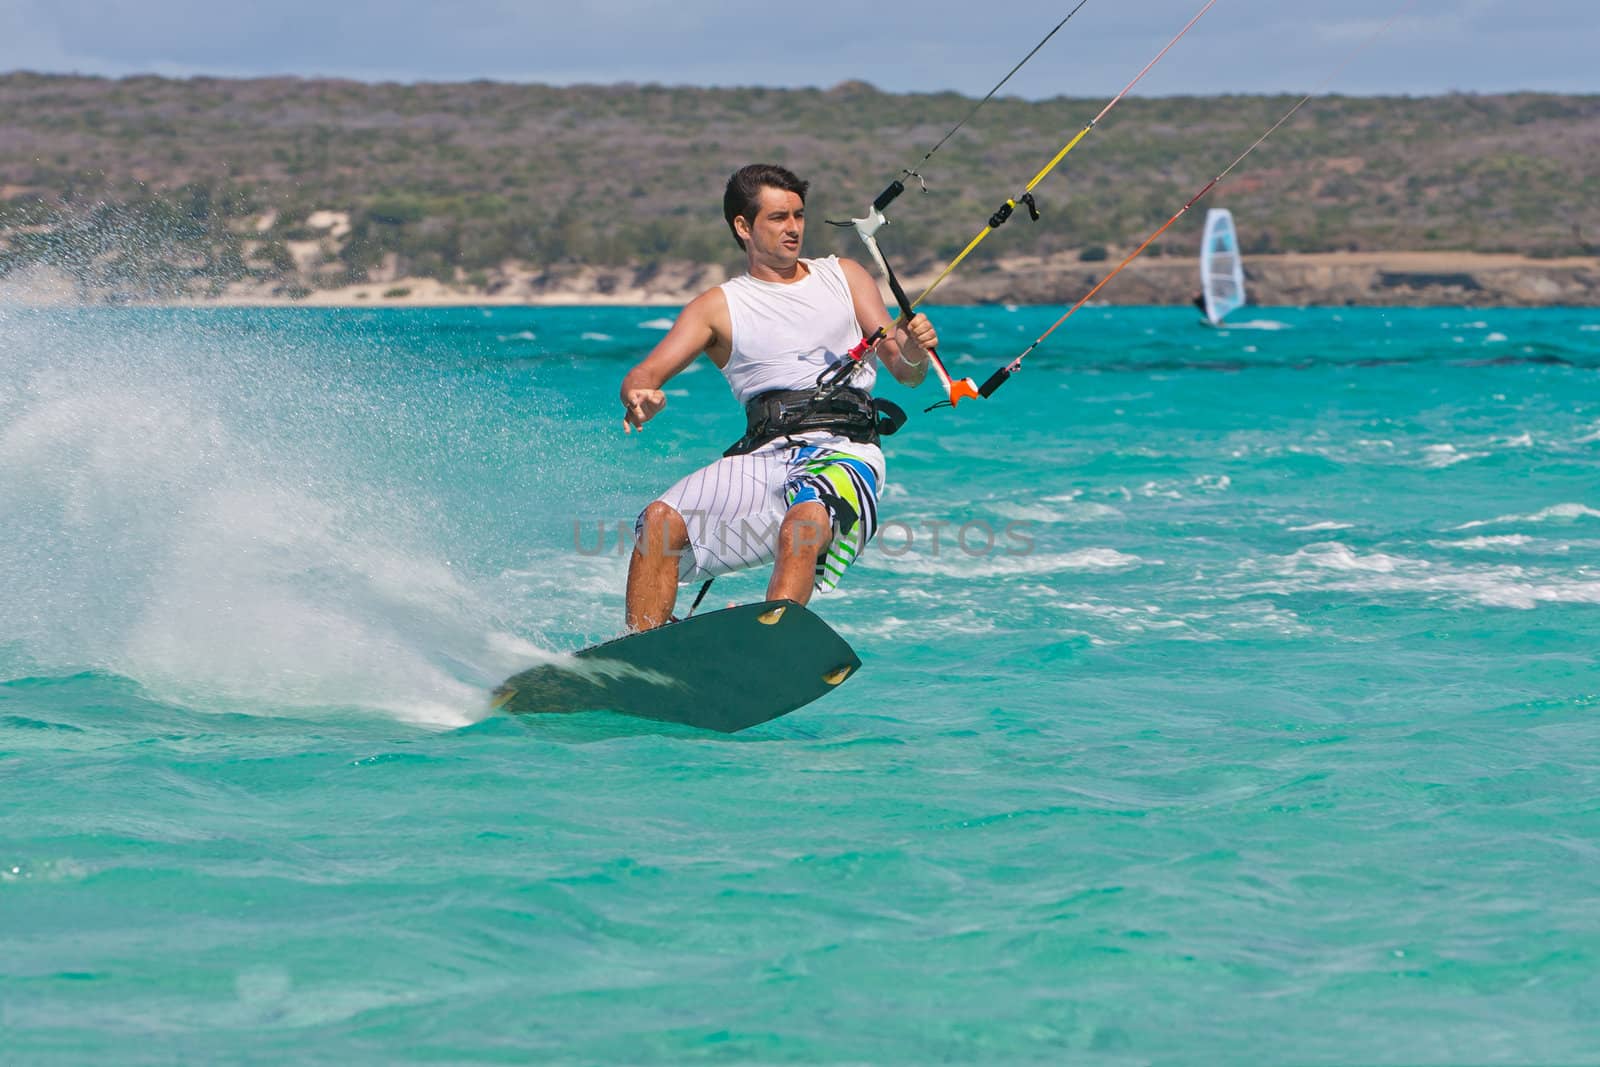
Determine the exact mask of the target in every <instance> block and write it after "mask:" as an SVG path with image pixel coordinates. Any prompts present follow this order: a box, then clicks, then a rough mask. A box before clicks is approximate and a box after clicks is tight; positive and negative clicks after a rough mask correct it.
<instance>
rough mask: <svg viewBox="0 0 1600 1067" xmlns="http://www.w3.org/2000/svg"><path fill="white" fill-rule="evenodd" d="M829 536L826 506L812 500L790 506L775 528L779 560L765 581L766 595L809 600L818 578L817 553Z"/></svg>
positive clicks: (831, 530) (821, 549) (775, 598)
mask: <svg viewBox="0 0 1600 1067" xmlns="http://www.w3.org/2000/svg"><path fill="white" fill-rule="evenodd" d="M832 536H833V524H832V523H831V522H830V521H829V519H828V509H827V508H825V507H823V506H822V505H821V504H819V503H817V502H816V501H815V500H810V501H807V502H806V503H804V504H796V505H795V506H794V507H792V508H790V509H789V512H788V514H786V515H784V517H783V525H782V526H781V527H779V528H778V561H777V562H776V563H775V564H774V565H773V567H772V580H771V581H770V582H768V583H767V599H768V600H793V601H794V602H795V603H797V604H805V603H807V602H809V601H810V600H811V590H812V588H813V586H814V585H815V583H816V579H817V575H816V571H817V556H818V555H820V554H821V553H822V552H823V551H824V550H825V549H826V548H827V547H828V541H829V540H831V539H832Z"/></svg>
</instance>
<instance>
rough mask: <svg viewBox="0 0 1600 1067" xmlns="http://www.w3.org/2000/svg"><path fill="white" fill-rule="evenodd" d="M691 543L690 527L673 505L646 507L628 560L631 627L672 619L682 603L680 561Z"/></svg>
mask: <svg viewBox="0 0 1600 1067" xmlns="http://www.w3.org/2000/svg"><path fill="white" fill-rule="evenodd" d="M688 545H689V527H688V525H687V524H686V523H685V522H684V521H683V516H682V515H680V514H678V512H677V509H676V508H674V507H672V506H671V505H670V504H663V503H662V502H661V501H659V500H657V501H655V502H654V503H653V504H651V505H650V506H649V507H647V508H645V509H644V523H643V529H642V530H640V537H639V539H638V541H637V542H636V543H635V544H634V546H633V557H632V558H631V559H630V560H629V561H628V607H627V624H628V629H629V630H633V631H639V630H653V629H655V628H656V627H657V626H660V625H661V624H662V623H664V622H667V621H669V620H670V619H671V618H672V608H673V605H674V604H676V603H677V602H678V560H679V557H681V556H682V555H683V553H684V552H685V551H687V550H688Z"/></svg>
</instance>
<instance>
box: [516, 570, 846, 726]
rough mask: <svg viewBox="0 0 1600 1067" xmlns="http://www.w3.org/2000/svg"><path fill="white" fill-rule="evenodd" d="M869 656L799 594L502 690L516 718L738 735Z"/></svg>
mask: <svg viewBox="0 0 1600 1067" xmlns="http://www.w3.org/2000/svg"><path fill="white" fill-rule="evenodd" d="M860 666H861V660H860V659H858V658H857V657H856V654H855V652H854V651H853V650H852V649H851V648H850V646H849V645H848V644H846V643H845V640H844V638H842V637H840V636H839V635H838V634H836V633H834V632H833V630H832V628H830V627H829V626H828V624H827V623H825V622H823V621H822V620H821V619H819V618H817V616H815V615H813V614H812V613H811V612H810V611H807V610H806V609H805V608H804V607H802V606H801V605H799V604H796V603H795V602H794V601H792V600H770V601H767V602H765V603H761V604H745V605H742V606H740V607H734V608H726V609H724V610H722V611H711V612H707V613H706V614H704V615H695V616H692V617H690V618H688V619H684V620H683V621H682V622H672V623H668V624H666V625H665V626H660V627H657V628H656V629H654V630H646V631H644V632H643V633H636V634H628V635H627V636H625V637H619V638H617V639H616V640H614V641H607V642H606V643H605V644H603V645H595V646H593V647H592V648H586V649H583V650H582V651H579V652H576V653H573V654H572V655H571V656H567V657H562V658H561V659H559V660H554V661H552V662H549V663H541V664H540V665H539V666H537V667H533V668H531V669H529V670H526V671H523V672H522V673H521V674H517V675H513V676H512V677H510V678H508V679H506V681H505V682H504V683H503V684H502V685H501V686H500V688H498V689H496V690H495V694H494V703H495V706H496V707H498V708H503V709H504V710H506V711H509V712H512V713H513V714H517V715H533V714H549V713H565V712H575V711H615V712H621V713H622V714H624V715H633V716H637V717H639V718H644V719H656V720H659V721H661V722H676V723H684V724H686V725H689V726H696V727H699V728H700V729H703V730H720V731H722V732H723V733H733V732H734V731H736V730H743V729H746V728H748V727H751V726H755V725H757V724H758V723H763V722H767V721H768V720H770V719H776V718H777V717H778V716H780V715H786V714H788V713H789V712H791V711H793V710H794V709H795V708H798V707H802V706H804V705H806V704H809V703H811V702H812V701H813V700H816V699H817V698H818V697H820V696H823V695H825V694H827V693H830V692H832V691H833V690H834V689H835V688H836V687H837V686H838V685H839V684H840V683H841V682H843V681H844V680H845V679H846V678H848V677H850V676H851V675H852V674H854V673H855V672H856V669H857V668H859V667H860Z"/></svg>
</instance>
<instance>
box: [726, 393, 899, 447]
mask: <svg viewBox="0 0 1600 1067" xmlns="http://www.w3.org/2000/svg"><path fill="white" fill-rule="evenodd" d="M744 417H745V431H744V436H743V437H741V438H739V440H737V441H735V442H734V443H733V444H731V445H729V446H728V448H727V450H726V451H725V452H723V453H722V454H723V455H724V456H742V455H745V454H746V453H749V452H754V451H755V450H756V449H758V448H760V447H761V446H762V445H764V444H766V443H767V442H768V441H772V440H776V439H777V438H779V437H787V436H789V435H791V434H798V433H805V432H807V431H809V430H826V431H828V432H829V433H834V434H838V435H839V436H840V437H844V438H848V439H849V440H851V441H855V442H858V443H860V444H868V445H875V444H877V443H878V438H879V437H887V436H888V435H889V434H892V433H894V432H895V431H896V430H898V429H900V427H901V426H902V425H904V424H905V421H906V413H905V409H904V408H902V407H901V406H900V405H899V404H896V403H894V402H892V401H889V400H881V399H878V398H875V397H873V395H872V394H871V393H869V392H867V391H866V390H865V389H857V388H855V387H853V386H849V385H844V384H842V382H838V381H835V382H832V383H824V384H819V385H816V386H813V387H812V388H810V389H769V390H767V391H766V392H764V393H757V394H756V395H755V396H753V397H751V398H750V399H749V400H747V401H745V405H744Z"/></svg>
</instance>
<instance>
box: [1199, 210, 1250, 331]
mask: <svg viewBox="0 0 1600 1067" xmlns="http://www.w3.org/2000/svg"><path fill="white" fill-rule="evenodd" d="M1200 294H1201V297H1202V298H1203V300H1204V309H1203V310H1204V311H1205V313H1206V318H1207V319H1210V320H1211V325H1213V326H1220V325H1222V319H1223V317H1224V316H1225V315H1227V314H1228V313H1229V312H1230V311H1237V310H1238V309H1239V308H1242V307H1244V303H1245V300H1244V260H1243V259H1241V258H1240V256H1239V235H1238V234H1237V233H1235V232H1234V229H1233V212H1231V211H1229V210H1228V209H1227V208H1225V207H1214V208H1212V209H1211V210H1210V211H1207V212H1206V230H1205V236H1204V237H1203V238H1202V239H1201V242H1200Z"/></svg>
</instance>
